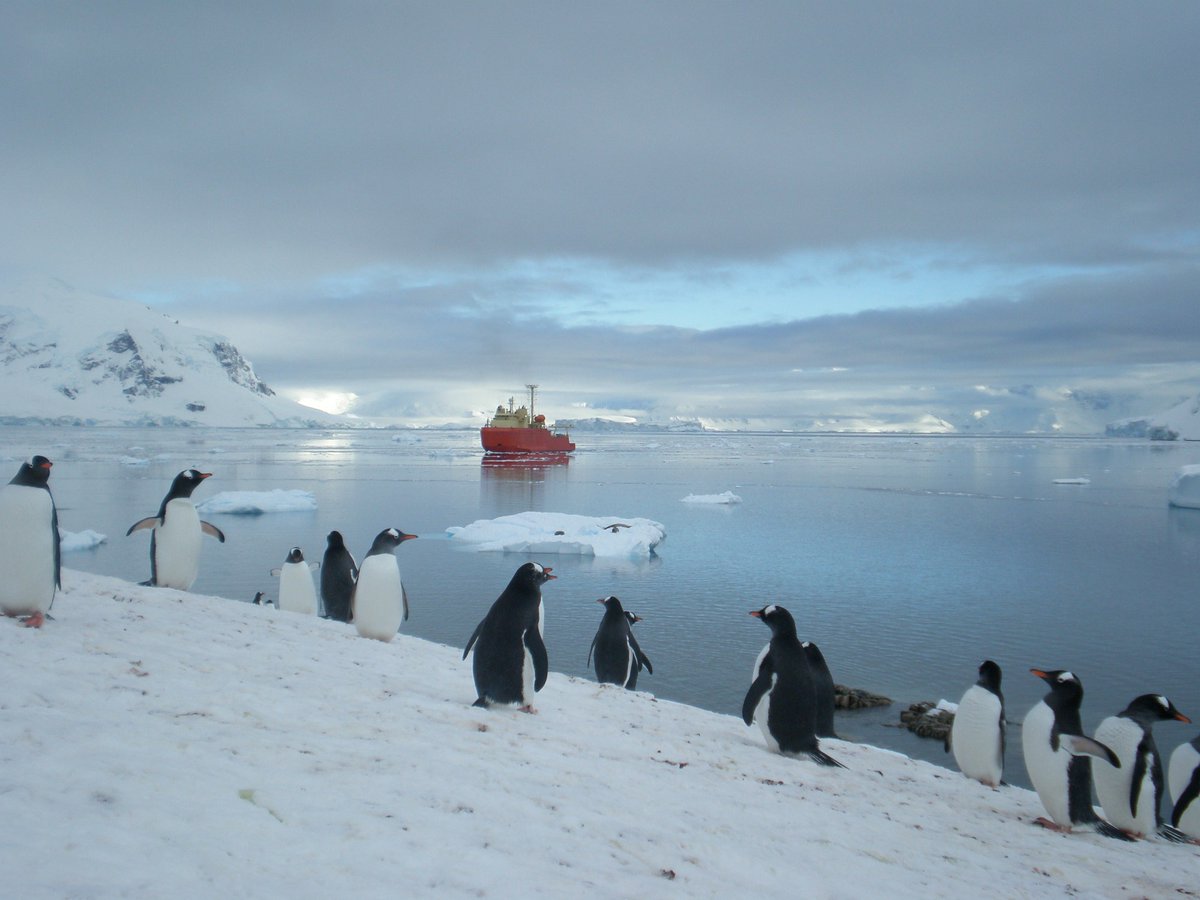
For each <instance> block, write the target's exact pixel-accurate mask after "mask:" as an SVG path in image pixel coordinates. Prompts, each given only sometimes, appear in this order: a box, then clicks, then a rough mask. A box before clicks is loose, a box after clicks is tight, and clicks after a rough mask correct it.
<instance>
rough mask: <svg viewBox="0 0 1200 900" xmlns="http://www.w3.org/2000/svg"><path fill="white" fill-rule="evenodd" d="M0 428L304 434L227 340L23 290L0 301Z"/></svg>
mask: <svg viewBox="0 0 1200 900" xmlns="http://www.w3.org/2000/svg"><path fill="white" fill-rule="evenodd" d="M0 386H2V387H3V394H2V396H3V398H4V399H3V402H2V403H0V421H2V422H14V421H31V422H41V423H52V424H64V425H70V424H104V425H181V424H186V425H216V426H224V427H236V426H245V425H309V424H314V425H315V424H326V425H327V424H330V423H332V422H334V421H335V417H331V416H328V415H326V414H324V413H320V412H317V411H316V410H311V409H308V408H306V407H303V406H300V405H299V404H297V403H293V402H292V401H290V400H285V399H283V398H281V397H277V396H275V392H274V391H272V390H271V389H270V388H269V387H267V385H266V384H265V383H263V382H262V381H261V380H260V379H259V378H258V376H257V375H256V374H255V373H254V369H253V367H252V366H251V365H250V363H249V361H247V360H246V359H245V358H244V357H243V356H242V355H241V354H240V353H239V352H238V350H237V348H236V347H234V346H233V344H231V343H230V342H229V341H228V340H227V339H225V338H224V337H222V336H221V335H218V334H211V333H209V332H205V331H198V330H196V329H194V328H188V327H187V326H185V325H181V324H179V323H178V322H176V321H175V320H174V319H173V318H170V317H168V316H165V315H163V314H162V313H161V312H155V311H153V310H151V309H149V308H147V307H145V306H142V305H140V304H138V303H134V302H132V301H128V300H117V299H113V298H110V297H101V296H97V295H93V294H86V293H82V292H79V291H76V290H73V289H72V288H70V287H69V286H67V285H65V284H63V283H62V282H58V281H53V280H27V281H24V282H21V283H20V284H18V285H16V286H15V287H10V288H8V289H6V290H4V291H2V292H0Z"/></svg>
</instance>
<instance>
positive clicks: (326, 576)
mask: <svg viewBox="0 0 1200 900" xmlns="http://www.w3.org/2000/svg"><path fill="white" fill-rule="evenodd" d="M325 540H326V542H327V543H326V547H325V556H324V557H323V558H322V560H321V602H322V603H324V604H325V618H327V619H335V620H336V621H338V622H349V621H350V620H351V618H352V616H351V615H350V599H351V597H353V596H354V580H355V579H356V578H357V577H358V563H356V562H355V561H354V557H353V556H351V555H350V551H349V550H347V549H346V542H345V541H344V540H343V539H342V533H341V532H340V531H331V532H329V536H328V537H327V538H326V539H325Z"/></svg>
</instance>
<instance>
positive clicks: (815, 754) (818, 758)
mask: <svg viewBox="0 0 1200 900" xmlns="http://www.w3.org/2000/svg"><path fill="white" fill-rule="evenodd" d="M808 755H809V756H810V757H811V758H812V761H813V762H815V763H820V764H821V765H823V766H833V767H835V768H838V769H844V768H846V767H845V766H844V765H842V764H841V763H840V762H838V761H837V760H836V759H834V758H833V757H832V756H830V755H829V754H828V753H826V752H825V751H824V750H809V751H808Z"/></svg>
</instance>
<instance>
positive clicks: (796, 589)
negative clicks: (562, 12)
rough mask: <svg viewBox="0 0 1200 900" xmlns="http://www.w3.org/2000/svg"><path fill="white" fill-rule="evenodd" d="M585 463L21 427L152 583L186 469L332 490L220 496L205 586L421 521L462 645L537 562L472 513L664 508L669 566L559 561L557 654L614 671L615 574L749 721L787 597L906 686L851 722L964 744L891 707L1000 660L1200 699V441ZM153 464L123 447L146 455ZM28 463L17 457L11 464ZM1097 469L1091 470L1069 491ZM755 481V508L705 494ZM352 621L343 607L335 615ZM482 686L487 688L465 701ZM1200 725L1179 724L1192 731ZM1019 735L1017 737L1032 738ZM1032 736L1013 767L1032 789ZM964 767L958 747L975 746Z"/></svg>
mask: <svg viewBox="0 0 1200 900" xmlns="http://www.w3.org/2000/svg"><path fill="white" fill-rule="evenodd" d="M576 437H577V442H578V443H579V444H580V446H581V448H584V449H581V450H580V451H578V452H577V453H576V454H575V455H574V457H573V458H572V459H571V460H570V462H569V463H568V464H566V465H560V466H541V467H532V468H525V467H492V466H487V465H484V464H483V463H482V453H481V451H480V450H479V449H478V444H477V437H476V435H475V434H474V433H436V432H434V433H426V432H419V433H413V432H399V433H397V432H386V431H370V432H310V431H274V430H255V431H245V430H212V431H201V430H190V429H44V428H11V427H9V428H4V429H0V452H2V453H3V455H4V456H5V457H7V458H8V461H7V465H9V467H10V468H11V469H12V470H13V471H15V470H16V466H17V464H18V461H19V460H21V459H22V458H27V457H28V456H30V455H32V454H34V453H38V452H40V453H44V454H45V455H47V456H49V457H50V458H51V459H52V460H53V461H54V462H55V464H56V465H55V468H54V474H53V477H52V479H51V486H52V488H53V490H54V494H55V498H56V500H57V502H58V504H59V509H60V518H61V522H62V526H63V528H64V529H66V530H69V531H80V530H83V529H87V528H90V529H94V530H96V531H99V532H101V533H104V534H106V535H108V541H107V542H106V543H105V544H103V545H101V546H100V547H98V548H97V549H95V550H92V551H86V552H82V553H73V554H70V555H68V556H67V557H66V558H65V565H67V566H69V567H71V568H76V569H83V570H87V571H94V572H100V573H104V574H108V575H116V576H119V577H122V578H127V579H130V580H142V579H144V578H146V577H148V575H149V561H148V553H149V551H148V546H149V538H148V535H147V534H146V533H145V532H141V533H138V534H135V535H133V536H131V537H125V536H124V535H125V530H126V528H128V526H129V525H130V524H132V523H133V522H134V521H136V520H137V519H139V518H141V517H143V516H146V515H151V514H153V513H154V512H156V511H157V509H158V505H159V502H160V501H161V499H162V496H163V494H164V493H165V492H166V489H167V486H168V485H169V483H170V481H171V479H172V478H173V477H174V475H175V474H176V473H177V472H178V471H179V470H181V469H183V468H186V467H189V466H192V465H195V466H197V467H198V468H201V469H203V470H205V471H211V472H213V473H214V477H213V478H212V479H211V480H209V481H208V482H206V483H205V485H204V486H203V487H202V488H201V489H200V490H199V491H198V492H197V494H196V499H197V500H203V499H205V498H206V497H210V496H213V495H214V494H216V493H217V492H219V491H229V490H269V489H272V488H284V489H292V488H299V489H303V490H308V491H312V492H313V493H314V494H315V495H316V497H317V500H318V503H319V509H318V510H316V511H315V512H311V513H276V514H269V515H263V516H258V517H242V516H209V518H211V519H213V521H214V522H215V523H216V524H217V525H219V526H220V527H221V528H222V529H223V530H224V531H225V533H226V535H227V537H228V542H227V543H226V544H224V545H220V544H218V543H216V542H215V541H211V540H207V539H206V541H205V545H206V546H205V550H204V553H205V555H204V560H203V563H202V569H201V575H200V579H199V581H198V582H197V584H196V586H195V590H196V591H200V592H205V593H212V594H217V595H220V596H225V597H230V598H233V599H235V600H242V601H245V600H249V599H250V598H251V597H252V596H253V595H254V592H255V591H257V590H263V591H266V592H267V594H268V596H274V595H275V592H276V591H277V583H276V580H275V579H273V578H272V577H271V576H270V574H269V572H270V570H271V569H272V568H273V567H275V566H278V565H280V564H281V563H282V561H283V559H284V556H285V555H286V553H287V550H288V548H290V547H291V546H293V545H299V546H301V547H302V548H303V549H304V551H305V553H306V555H307V556H308V557H309V558H310V559H313V560H319V559H320V557H321V554H322V552H323V550H324V545H325V534H326V533H327V532H329V531H330V530H332V529H335V528H336V529H338V530H340V531H341V532H342V533H343V534H344V535H345V536H346V539H347V544H348V545H349V546H350V548H351V550H352V551H353V552H354V553H355V555H356V556H357V557H359V558H360V559H361V557H362V555H363V554H364V553H365V551H366V549H367V548H368V546H369V545H370V543H371V540H372V538H373V537H374V535H375V534H376V533H377V532H378V531H380V530H381V529H383V528H385V527H388V526H396V527H398V528H401V529H403V530H405V531H409V532H414V533H417V534H419V535H421V540H419V541H416V542H412V543H409V544H406V545H405V546H404V547H403V548H402V549H401V551H400V553H399V558H400V563H401V568H402V571H403V572H404V579H405V583H406V585H407V587H408V592H409V596H410V598H411V601H412V618H411V620H410V622H409V623H408V625H407V626H406V630H407V631H408V633H411V634H416V635H419V636H421V637H425V638H428V639H430V640H434V641H438V642H442V643H446V644H450V645H453V646H456V647H461V646H463V644H464V642H465V640H466V638H467V637H468V636H469V635H470V633H471V631H472V629H473V628H474V626H475V623H476V622H477V621H478V620H479V618H480V617H481V616H482V615H483V613H484V612H485V611H486V609H487V607H488V606H489V605H490V604H491V602H492V601H493V600H494V599H495V597H496V596H497V594H498V593H499V592H500V590H501V589H502V588H503V587H504V585H505V584H506V583H507V581H508V579H509V577H510V576H511V575H512V572H513V571H514V570H515V569H516V568H517V566H518V565H520V564H521V563H522V562H523V561H524V560H525V557H524V556H520V555H513V554H495V553H486V554H481V553H474V552H468V551H463V550H461V549H459V548H457V547H455V546H454V545H453V544H452V543H451V542H450V541H449V540H447V539H446V537H445V534H444V532H445V529H446V528H447V527H448V526H451V525H463V524H467V523H469V522H472V521H474V520H476V519H490V518H494V517H497V516H502V515H508V514H511V513H517V512H522V511H525V510H538V511H547V512H563V513H578V514H586V515H597V516H612V517H613V518H614V519H618V520H619V519H624V518H629V517H634V516H641V517H645V518H650V519H654V520H656V521H659V522H662V523H663V524H664V525H665V526H666V529H667V535H668V537H667V540H666V542H665V543H664V544H663V545H662V546H661V547H660V548H659V550H660V552H659V555H658V556H657V557H656V558H653V559H651V560H649V561H644V560H640V561H628V562H611V561H597V560H593V559H583V558H578V557H565V556H564V557H550V556H543V557H540V558H539V561H540V562H543V563H545V564H547V565H550V566H553V568H554V570H555V573H556V574H558V575H559V576H560V579H559V580H558V581H555V582H553V583H552V584H551V585H550V586H549V587H548V588H547V589H546V591H545V597H546V612H547V615H546V635H545V636H546V643H547V646H548V648H549V652H550V663H551V667H552V668H553V669H555V670H556V671H561V672H566V673H570V674H574V675H583V676H585V677H586V676H587V675H588V674H589V673H588V671H587V668H586V658H587V651H588V645H589V644H590V642H591V638H592V635H593V634H594V632H595V628H596V626H597V624H598V622H599V619H600V616H601V613H602V610H601V608H600V607H599V606H598V605H597V604H596V603H595V602H594V601H595V599H596V598H598V597H602V596H605V595H607V594H616V595H617V596H619V597H621V598H622V601H623V602H624V603H625V605H626V607H627V608H630V609H633V610H635V611H636V612H638V613H639V614H641V615H642V616H644V617H645V622H643V623H642V624H640V625H639V626H638V634H639V640H640V642H641V644H642V646H643V648H644V649H645V650H646V652H647V653H648V655H649V656H650V657H651V659H652V660H653V661H654V664H655V674H654V675H652V676H643V678H642V679H641V681H640V684H641V686H643V687H644V688H645V689H646V690H649V691H653V692H654V693H655V694H657V695H658V696H660V697H665V698H670V699H674V700H679V701H682V702H685V703H690V704H693V705H696V706H701V707H705V708H708V709H712V710H717V711H719V712H723V713H729V714H733V715H737V714H738V713H739V711H740V708H741V700H742V697H743V695H744V693H745V690H746V688H747V686H748V681H749V673H750V669H751V666H752V664H753V662H754V659H755V655H756V654H757V652H758V650H759V649H760V648H761V647H762V645H763V644H764V643H765V642H766V640H767V637H768V631H767V629H766V628H765V627H764V626H763V625H762V624H761V623H760V622H758V621H756V620H754V619H751V618H750V617H748V616H747V615H746V613H747V611H749V610H751V609H757V608H759V607H761V606H763V605H765V604H766V603H769V602H774V603H780V604H782V605H784V606H787V607H788V608H789V609H790V610H791V611H792V613H793V614H794V615H795V617H796V619H797V622H798V623H799V626H800V632H801V635H802V636H803V637H807V638H810V639H812V640H815V641H816V642H818V643H819V644H820V645H821V647H822V649H823V651H824V653H825V656H826V658H827V659H828V660H829V662H830V667H831V668H832V670H833V674H834V677H835V679H836V680H838V681H840V682H842V683H845V684H850V685H853V686H856V687H862V688H866V689H868V690H873V691H876V692H879V693H884V694H887V695H888V696H891V697H893V698H894V699H895V700H896V701H897V704H896V705H895V706H893V707H892V708H891V709H890V710H888V711H887V712H886V714H878V715H876V714H866V715H864V714H850V715H846V716H841V717H840V718H839V721H838V728H839V730H840V731H841V733H842V734H843V735H844V736H847V737H850V738H852V739H857V740H864V741H868V742H870V743H874V744H879V745H882V746H889V747H892V748H895V749H899V750H902V751H904V752H907V753H910V754H914V755H918V756H922V757H924V758H929V759H932V760H934V761H936V762H941V763H943V764H946V763H948V762H949V760H948V757H946V756H944V754H943V752H942V749H941V746H940V745H938V744H934V743H933V742H928V741H921V740H919V739H916V738H914V737H911V736H910V735H908V734H907V733H906V732H902V731H900V730H898V729H895V728H891V727H885V725H884V724H883V723H884V722H885V721H888V722H891V721H894V720H895V719H896V717H897V715H898V713H899V709H900V708H903V706H904V705H906V704H907V703H909V702H912V701H915V700H921V699H929V700H937V699H938V698H940V697H946V698H948V699H952V700H957V699H958V698H959V696H961V694H962V692H963V691H964V690H965V689H966V687H967V686H968V685H969V684H971V683H972V682H973V680H974V677H975V669H976V667H977V666H978V664H979V662H980V661H981V660H982V659H984V658H986V657H991V658H993V659H995V660H996V661H997V662H999V663H1000V665H1001V666H1002V667H1003V669H1004V673H1005V684H1004V689H1005V694H1006V698H1007V700H1008V708H1009V718H1010V719H1011V720H1014V721H1015V722H1019V721H1020V720H1021V719H1022V718H1023V717H1024V714H1025V712H1026V711H1027V710H1028V709H1029V707H1030V706H1031V705H1032V704H1033V703H1035V702H1036V701H1037V699H1038V698H1039V697H1040V696H1041V694H1042V693H1043V691H1042V690H1041V688H1042V687H1043V685H1042V683H1041V682H1040V681H1039V680H1038V679H1036V678H1034V677H1033V676H1032V675H1030V674H1028V669H1029V668H1030V667H1031V666H1039V667H1045V668H1069V669H1071V670H1073V671H1074V672H1076V673H1077V674H1079V675H1080V677H1081V678H1082V679H1083V682H1084V685H1085V687H1086V690H1087V698H1086V700H1085V703H1084V722H1085V725H1086V726H1087V727H1089V728H1091V727H1093V726H1094V725H1095V723H1096V722H1098V721H1099V720H1100V719H1101V718H1103V717H1104V716H1106V715H1110V714H1112V713H1113V712H1116V711H1118V710H1119V709H1121V708H1122V707H1123V706H1124V705H1125V703H1127V702H1128V701H1129V700H1130V699H1132V698H1133V697H1134V696H1135V695H1137V694H1139V693H1144V692H1147V691H1156V692H1162V693H1165V694H1167V695H1168V696H1170V697H1171V699H1172V700H1174V701H1175V704H1176V705H1177V706H1178V707H1179V708H1180V709H1182V710H1183V711H1184V712H1185V713H1188V714H1189V715H1191V716H1193V717H1194V718H1196V719H1197V720H1200V677H1198V676H1200V662H1198V660H1200V654H1197V650H1196V648H1197V641H1198V640H1200V603H1198V601H1200V511H1189V510H1175V509H1170V508H1168V506H1167V503H1166V489H1167V485H1168V484H1169V482H1170V480H1171V478H1172V476H1173V475H1174V473H1175V471H1176V470H1177V469H1178V468H1179V467H1180V466H1182V465H1185V464H1191V463H1196V462H1200V445H1197V444H1161V443H1155V444H1152V443H1148V442H1142V441H1119V440H1105V439H1068V438H1028V437H1013V438H1006V437H988V438H979V437H891V436H887V437H883V436H870V437H854V436H800V435H733V436H724V435H716V436H714V435H695V434H685V435H673V434H671V435H669V434H662V435H657V436H639V437H628V436H612V435H604V436H600V435H588V434H579V435H577V436H576ZM129 456H132V457H139V458H143V459H149V460H150V462H149V463H148V464H146V465H142V466H130V465H126V464H123V463H122V461H121V460H122V458H123V457H129ZM5 477H7V475H5ZM1075 477H1087V478H1089V479H1090V480H1091V483H1090V484H1088V485H1056V484H1055V483H1054V479H1056V478H1075ZM726 490H732V491H734V492H735V493H737V494H738V495H740V496H741V497H742V499H743V501H744V502H743V503H741V504H739V505H735V506H716V507H713V506H697V505H693V504H685V503H682V502H681V498H683V497H684V496H686V495H688V494H692V493H695V494H717V493H720V492H722V491H726ZM331 627H334V626H331ZM464 699H465V700H469V699H471V698H464ZM1194 733H1195V732H1194V728H1193V727H1191V726H1183V725H1179V724H1166V723H1164V724H1163V725H1162V726H1160V727H1159V730H1158V737H1159V743H1160V745H1161V746H1163V747H1164V749H1166V750H1169V749H1171V748H1173V747H1174V746H1175V745H1176V744H1177V743H1180V742H1181V741H1183V740H1185V739H1188V738H1190V737H1192V736H1193V734H1194ZM1017 745H1019V737H1018V735H1016V734H1015V735H1014V736H1013V739H1011V740H1010V747H1013V748H1015V747H1016V746H1017ZM1019 757H1020V753H1019V751H1018V752H1010V754H1009V767H1010V779H1011V780H1014V781H1017V782H1023V781H1024V773H1023V771H1022V770H1021V768H1020V761H1019ZM950 764H952V763H950Z"/></svg>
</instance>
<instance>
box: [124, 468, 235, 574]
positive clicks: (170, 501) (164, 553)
mask: <svg viewBox="0 0 1200 900" xmlns="http://www.w3.org/2000/svg"><path fill="white" fill-rule="evenodd" d="M210 477H212V472H198V471H197V470H195V469H185V470H184V471H182V472H180V473H179V474H178V475H176V476H175V480H174V481H172V482H171V489H170V490H169V491H167V496H165V497H163V501H162V504H161V505H160V506H159V507H158V515H157V516H148V517H147V518H145V519H142V520H141V521H140V522H135V523H134V524H132V525H130V526H129V530H128V531H127V532H125V536H126V537H129V535H131V534H133V533H134V532H135V531H141V530H142V529H143V528H149V529H152V530H151V532H150V580H149V581H147V582H146V584H153V585H157V586H159V587H169V588H177V589H178V590H181V591H187V590H190V589H191V587H192V585H193V584H195V583H196V576H197V575H198V574H199V573H200V538H201V535H202V534H207V535H210V536H212V537H215V538H216V539H217V540H218V541H220V542H221V543H222V544H223V543H225V535H223V534H222V533H221V529H220V528H217V526H215V525H210V524H209V523H208V522H201V521H200V516H199V515H197V514H196V507H195V505H194V504H193V503H192V491H194V490H196V488H198V487H199V486H200V483H201V482H202V481H204V479H205V478H210Z"/></svg>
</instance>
